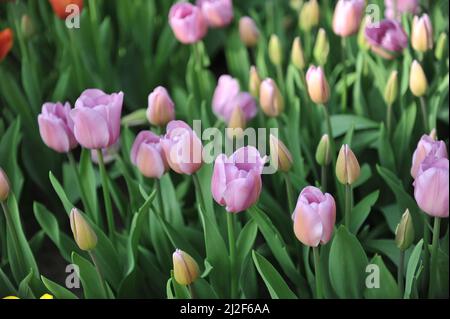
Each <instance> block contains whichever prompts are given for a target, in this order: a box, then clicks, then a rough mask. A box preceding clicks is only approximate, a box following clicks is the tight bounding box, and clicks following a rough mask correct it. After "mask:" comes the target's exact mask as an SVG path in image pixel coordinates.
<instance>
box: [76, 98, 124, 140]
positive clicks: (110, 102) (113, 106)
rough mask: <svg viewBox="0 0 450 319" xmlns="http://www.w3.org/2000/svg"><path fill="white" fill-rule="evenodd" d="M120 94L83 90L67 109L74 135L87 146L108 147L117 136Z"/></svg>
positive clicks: (120, 107)
mask: <svg viewBox="0 0 450 319" xmlns="http://www.w3.org/2000/svg"><path fill="white" fill-rule="evenodd" d="M122 104H123V93H122V92H119V93H112V94H106V93H105V92H103V91H101V90H98V89H88V90H85V91H84V92H83V93H82V94H81V95H80V97H79V98H78V100H77V101H76V102H75V108H74V109H73V110H72V111H70V116H71V117H72V119H73V121H74V133H75V138H76V139H77V141H78V143H80V145H81V146H83V147H85V148H89V149H101V148H107V147H109V146H111V145H113V144H115V143H116V142H117V140H118V139H119V136H120V116H121V113H122Z"/></svg>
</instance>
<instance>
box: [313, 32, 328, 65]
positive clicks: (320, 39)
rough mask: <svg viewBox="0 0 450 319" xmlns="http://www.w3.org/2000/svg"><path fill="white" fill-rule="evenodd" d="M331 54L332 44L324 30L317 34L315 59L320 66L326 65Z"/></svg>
mask: <svg viewBox="0 0 450 319" xmlns="http://www.w3.org/2000/svg"><path fill="white" fill-rule="evenodd" d="M329 53H330V43H329V42H328V38H327V33H326V32H325V30H324V29H323V28H320V29H319V32H318V33H317V38H316V43H315V45H314V52H313V54H314V59H315V60H316V61H317V63H318V64H319V65H325V64H326V63H327V60H328V54H329Z"/></svg>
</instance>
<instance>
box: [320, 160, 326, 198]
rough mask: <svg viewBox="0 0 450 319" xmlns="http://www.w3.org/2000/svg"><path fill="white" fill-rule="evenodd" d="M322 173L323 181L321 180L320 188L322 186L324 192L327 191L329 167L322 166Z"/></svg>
mask: <svg viewBox="0 0 450 319" xmlns="http://www.w3.org/2000/svg"><path fill="white" fill-rule="evenodd" d="M320 173H321V179H320V186H322V187H321V188H322V192H326V191H327V166H326V165H321V166H320Z"/></svg>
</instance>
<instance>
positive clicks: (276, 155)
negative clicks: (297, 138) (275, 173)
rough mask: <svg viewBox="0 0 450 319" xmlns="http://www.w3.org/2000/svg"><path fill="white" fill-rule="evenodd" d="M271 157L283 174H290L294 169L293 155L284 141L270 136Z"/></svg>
mask: <svg viewBox="0 0 450 319" xmlns="http://www.w3.org/2000/svg"><path fill="white" fill-rule="evenodd" d="M270 157H271V159H272V162H273V163H277V167H278V169H279V170H280V171H282V172H288V171H289V170H290V169H291V167H292V162H293V160H292V155H291V153H290V152H289V150H288V148H287V147H286V145H284V143H283V142H282V141H280V140H279V139H278V138H276V137H275V136H273V135H272V134H270Z"/></svg>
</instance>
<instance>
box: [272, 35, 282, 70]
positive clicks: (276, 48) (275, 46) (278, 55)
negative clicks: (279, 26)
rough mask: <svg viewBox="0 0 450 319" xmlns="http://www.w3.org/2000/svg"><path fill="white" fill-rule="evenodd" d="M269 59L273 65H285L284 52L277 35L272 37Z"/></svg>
mask: <svg viewBox="0 0 450 319" xmlns="http://www.w3.org/2000/svg"><path fill="white" fill-rule="evenodd" d="M269 58H270V61H271V62H272V63H273V65H276V66H280V65H281V64H282V63H283V50H282V49H281V43H280V38H278V36H277V35H276V34H272V35H271V36H270V40H269Z"/></svg>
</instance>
